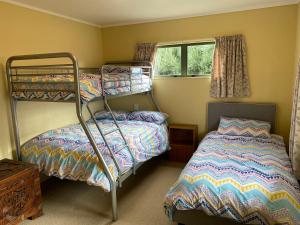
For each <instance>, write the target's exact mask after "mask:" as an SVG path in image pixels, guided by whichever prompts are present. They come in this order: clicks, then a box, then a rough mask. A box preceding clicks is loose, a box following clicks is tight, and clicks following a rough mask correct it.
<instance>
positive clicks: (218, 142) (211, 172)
mask: <svg viewBox="0 0 300 225" xmlns="http://www.w3.org/2000/svg"><path fill="white" fill-rule="evenodd" d="M164 207H165V209H166V213H167V215H168V216H169V217H170V218H171V219H172V217H173V215H174V212H175V211H176V210H195V211H196V210H201V211H203V212H205V213H206V214H207V215H209V216H219V217H225V218H229V219H232V220H235V221H237V222H240V223H247V224H300V189H299V185H298V183H297V180H296V178H295V177H294V176H293V174H292V168H291V164H290V161H289V158H288V155H287V153H286V150H285V146H284V143H283V139H282V137H280V136H278V135H272V137H271V138H270V139H261V138H252V137H242V136H226V135H219V134H217V132H215V131H214V132H211V133H209V134H208V135H207V136H206V137H205V138H204V140H203V141H202V142H201V144H200V145H199V147H198V149H197V151H196V152H195V153H194V155H193V157H192V158H191V160H190V161H189V163H188V164H187V165H186V167H185V168H184V170H183V171H182V173H181V175H180V177H179V179H178V180H177V182H176V183H175V184H174V186H173V187H172V188H171V189H170V190H169V192H168V193H167V195H166V198H165V203H164Z"/></svg>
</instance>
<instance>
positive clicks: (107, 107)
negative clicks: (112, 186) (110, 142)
mask: <svg viewBox="0 0 300 225" xmlns="http://www.w3.org/2000/svg"><path fill="white" fill-rule="evenodd" d="M103 99H104V106H105V108H106V109H107V110H108V112H109V113H110V114H111V116H112V118H113V121H114V124H115V126H116V127H117V128H116V131H118V132H119V134H120V135H121V137H122V139H123V142H124V146H122V148H123V147H127V149H128V151H129V154H130V156H131V158H132V163H133V171H132V172H133V174H135V173H136V169H137V163H136V160H135V157H134V154H133V152H132V150H131V148H130V147H129V144H128V142H127V141H126V139H125V136H124V134H123V132H122V130H121V128H120V126H119V123H118V121H117V120H116V117H115V115H114V113H113V112H112V110H111V108H110V106H109V104H108V102H107V98H106V97H105V95H104V97H103ZM119 151H120V149H119ZM120 186H122V181H121V180H120Z"/></svg>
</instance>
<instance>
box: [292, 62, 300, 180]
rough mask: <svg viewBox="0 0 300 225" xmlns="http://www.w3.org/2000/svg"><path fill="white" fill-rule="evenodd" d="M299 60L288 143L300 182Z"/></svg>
mask: <svg viewBox="0 0 300 225" xmlns="http://www.w3.org/2000/svg"><path fill="white" fill-rule="evenodd" d="M299 80H300V60H299V64H298V74H297V76H296V81H295V87H294V100H293V111H292V120H291V131H290V141H289V156H290V158H291V161H292V165H293V170H294V173H295V175H296V177H297V179H298V180H300V91H299V88H300V86H299V85H300V81H299Z"/></svg>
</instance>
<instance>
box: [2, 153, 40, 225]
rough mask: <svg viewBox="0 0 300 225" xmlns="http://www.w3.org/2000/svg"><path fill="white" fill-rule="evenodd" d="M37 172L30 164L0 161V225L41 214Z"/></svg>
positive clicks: (18, 221) (14, 222)
mask: <svg viewBox="0 0 300 225" xmlns="http://www.w3.org/2000/svg"><path fill="white" fill-rule="evenodd" d="M41 203H42V197H41V188H40V178H39V171H38V169H37V167H35V166H34V165H32V164H28V163H24V162H19V161H13V160H8V159H3V160H0V225H6V224H9V225H12V224H18V223H20V222H21V221H22V220H24V219H26V218H30V219H34V218H36V217H38V216H40V215H41V214H42V205H41Z"/></svg>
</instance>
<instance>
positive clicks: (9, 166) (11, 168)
mask: <svg viewBox="0 0 300 225" xmlns="http://www.w3.org/2000/svg"><path fill="white" fill-rule="evenodd" d="M33 168H34V165H32V164H29V163H25V162H21V161H15V160H10V159H2V160H0V181H3V180H5V179H7V178H9V177H12V176H14V175H17V174H19V173H22V172H26V171H28V170H32V169H33Z"/></svg>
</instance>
